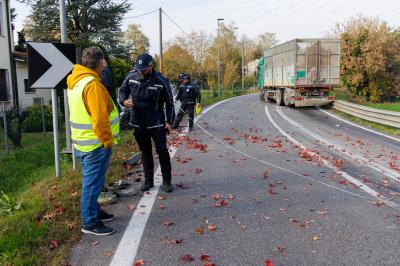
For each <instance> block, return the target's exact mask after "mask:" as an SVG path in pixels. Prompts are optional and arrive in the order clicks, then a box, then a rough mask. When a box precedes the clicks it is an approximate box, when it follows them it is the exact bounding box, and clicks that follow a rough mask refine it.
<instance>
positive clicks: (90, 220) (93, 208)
mask: <svg viewBox="0 0 400 266" xmlns="http://www.w3.org/2000/svg"><path fill="white" fill-rule="evenodd" d="M75 152H76V157H77V158H78V159H79V160H80V161H81V165H82V197H81V214H82V223H83V226H91V225H93V224H94V223H95V222H96V221H97V216H98V214H99V212H100V205H99V203H98V202H97V198H98V197H99V194H100V191H101V189H102V188H103V185H104V180H105V176H106V172H107V169H108V164H109V161H110V156H111V148H109V149H105V148H104V147H99V148H97V149H95V150H94V151H91V152H81V151H78V150H76V149H75Z"/></svg>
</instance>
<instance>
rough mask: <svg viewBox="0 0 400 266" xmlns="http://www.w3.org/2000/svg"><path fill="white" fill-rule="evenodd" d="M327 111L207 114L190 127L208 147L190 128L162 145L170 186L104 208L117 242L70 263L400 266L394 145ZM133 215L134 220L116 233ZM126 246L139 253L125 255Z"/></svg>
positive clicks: (266, 107) (253, 102)
mask: <svg viewBox="0 0 400 266" xmlns="http://www.w3.org/2000/svg"><path fill="white" fill-rule="evenodd" d="M325 112H326V111H323V110H320V109H318V108H306V109H304V108H303V109H294V108H286V107H277V106H276V105H274V104H271V103H267V104H264V103H260V102H259V100H258V95H255V94H253V95H248V96H243V97H238V98H235V99H232V100H229V101H226V102H224V103H221V104H220V105H218V106H216V107H215V108H213V109H211V110H209V111H208V112H207V113H206V114H204V115H203V117H202V119H201V120H199V121H198V123H199V124H200V125H201V126H202V127H203V128H204V129H206V130H207V132H209V134H211V135H212V136H213V137H210V136H209V135H207V134H206V133H205V132H203V131H202V130H201V129H200V128H199V127H196V129H195V131H194V132H192V133H190V134H189V135H188V136H189V138H188V139H184V138H183V137H178V136H175V137H173V138H172V139H171V144H175V146H178V148H177V151H176V153H175V156H174V159H173V176H174V177H173V182H174V183H175V184H179V187H177V188H176V189H175V191H174V192H173V193H172V194H165V193H163V192H161V191H160V192H158V194H157V196H156V195H155V192H156V191H151V193H152V195H144V198H146V197H148V199H147V201H146V202H147V203H146V204H148V206H144V205H143V206H142V205H140V204H141V203H139V201H140V200H142V201H141V202H144V201H143V199H142V195H139V196H134V197H129V198H124V199H123V200H121V201H120V202H119V203H117V204H114V205H111V206H108V207H107V210H108V211H110V212H112V213H114V214H115V215H116V216H117V218H116V219H115V221H113V222H111V223H110V225H111V226H113V227H114V228H115V229H116V230H117V232H116V234H114V235H112V236H108V237H95V236H86V235H85V236H83V238H82V240H81V241H80V242H79V243H78V245H77V246H76V247H75V248H74V249H73V250H72V252H71V255H70V258H69V263H70V264H71V265H109V264H110V263H112V261H113V263H114V264H113V265H116V263H115V262H116V261H119V264H121V262H124V263H123V265H133V262H134V260H135V259H143V261H144V263H145V264H144V265H163V266H165V265H182V264H186V263H187V264H188V265H206V263H207V262H204V261H201V259H200V257H201V255H207V256H209V257H210V258H211V261H212V263H215V265H266V260H267V259H270V260H271V261H272V262H273V265H400V253H399V252H398V247H399V245H400V232H399V229H400V224H399V221H400V199H399V189H400V187H399V182H400V173H399V169H398V168H396V167H398V165H399V164H400V162H399V161H398V159H397V155H398V154H400V142H398V141H395V140H392V139H389V138H385V137H384V136H379V135H376V134H373V133H371V132H368V131H365V130H363V129H360V128H358V127H355V126H352V125H349V124H346V123H343V122H341V121H339V120H337V119H335V118H333V117H331V116H329V115H328V114H326V113H325ZM180 142H182V143H181V144H180V145H178V143H180ZM221 143H223V144H221ZM199 144H207V149H206V151H205V150H204V147H203V146H201V145H199ZM174 152H175V150H174ZM159 196H161V197H159ZM164 197H165V198H164ZM152 198H153V199H154V198H155V202H154V206H153V205H152V204H153V203H152V202H151V200H152ZM128 204H134V205H138V206H137V209H136V210H134V211H130V210H128ZM216 205H218V206H219V207H216ZM221 205H222V206H221ZM146 208H147V209H148V210H149V211H148V212H147V213H146ZM142 209H143V210H142ZM150 210H151V212H150ZM133 213H135V214H134V216H136V218H135V219H139V220H133V221H141V222H140V224H139V222H138V224H137V225H136V224H134V223H131V225H130V229H129V230H128V231H126V233H125V228H126V227H127V224H128V222H129V220H130V219H131V217H132V214H133ZM141 215H142V216H146V215H147V216H148V219H147V218H146V219H147V220H146V219H143V220H146V221H143V220H140V217H141ZM147 216H146V217H147ZM142 222H143V223H142ZM132 228H133V231H132V230H131V229H132ZM141 228H142V229H143V230H142V231H141ZM201 228H203V229H204V232H203V233H201V231H202V230H201ZM133 232H134V233H133ZM124 233H125V236H124V237H123V235H124ZM141 233H142V234H143V235H141ZM129 238H136V239H138V242H137V245H136V246H135V245H130V244H129V245H125V246H124V243H129V242H124V241H125V240H126V239H129ZM121 239H124V241H122V242H121ZM177 240H179V241H177ZM94 241H98V243H96V245H93V243H94ZM120 242H121V243H122V244H120ZM176 242H181V243H176ZM136 248H137V249H136ZM121 250H127V253H126V252H125V253H124V252H121ZM116 254H117V255H118V254H135V255H136V256H135V258H134V257H129V256H124V257H123V258H113V256H116ZM186 254H190V256H191V257H193V259H194V260H193V261H191V262H184V260H182V259H183V258H182V256H184V255H186ZM186 258H188V257H186ZM113 259H114V260H113ZM210 263H211V262H210ZM121 265H122V264H121ZM210 265H211V264H210Z"/></svg>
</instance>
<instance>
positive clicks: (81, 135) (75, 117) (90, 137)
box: [68, 76, 119, 152]
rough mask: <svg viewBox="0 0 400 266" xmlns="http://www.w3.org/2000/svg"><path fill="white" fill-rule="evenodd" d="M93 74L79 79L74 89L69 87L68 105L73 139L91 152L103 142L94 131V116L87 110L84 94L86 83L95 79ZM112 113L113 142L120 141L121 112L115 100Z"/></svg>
mask: <svg viewBox="0 0 400 266" xmlns="http://www.w3.org/2000/svg"><path fill="white" fill-rule="evenodd" d="M93 79H94V77H93V76H88V77H85V78H83V79H81V80H80V81H78V82H77V83H76V84H75V86H74V88H73V89H72V90H70V89H68V105H69V109H70V125H71V139H72V143H74V147H75V148H76V149H77V150H79V151H82V152H90V151H93V150H95V149H96V148H98V147H100V146H102V145H103V144H102V143H101V142H100V141H99V139H98V138H97V136H96V134H95V133H94V131H93V121H92V117H91V116H90V115H89V114H88V112H87V110H86V106H85V103H84V101H83V98H82V95H83V90H84V89H85V87H86V85H87V84H88V83H90V82H91V81H93ZM110 100H111V102H112V103H113V106H114V108H113V110H112V112H111V113H110V116H109V119H110V128H111V133H112V134H113V137H114V139H113V143H114V144H117V143H118V141H119V113H118V109H117V108H116V106H115V104H114V102H113V101H112V99H111V98H110Z"/></svg>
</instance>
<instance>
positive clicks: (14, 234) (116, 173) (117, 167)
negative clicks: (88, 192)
mask: <svg viewBox="0 0 400 266" xmlns="http://www.w3.org/2000/svg"><path fill="white" fill-rule="evenodd" d="M136 151H137V147H136V144H135V142H134V140H133V136H132V132H131V131H123V132H122V133H121V142H120V144H119V145H117V146H114V150H113V155H112V158H111V161H110V168H109V171H108V173H107V182H111V181H114V180H117V179H120V178H121V175H122V174H123V172H124V169H123V167H122V161H123V159H125V158H127V157H128V156H129V155H130V154H133V153H134V152H136ZM52 152H53V146H52V144H51V140H49V142H44V143H40V144H38V145H34V146H32V147H31V148H25V149H22V150H18V151H15V152H14V153H12V154H10V155H9V156H7V157H5V158H2V162H1V167H0V182H1V183H0V184H1V185H0V188H1V190H4V192H5V193H6V194H7V195H9V196H10V197H12V198H13V199H21V200H22V209H21V210H20V211H16V212H15V213H14V214H12V215H7V216H0V265H63V263H65V262H64V260H65V258H66V257H67V255H68V254H69V252H70V250H71V247H72V246H73V244H74V243H76V241H78V239H79V238H80V227H81V219H80V191H81V172H80V169H78V170H77V171H73V170H72V169H71V162H70V159H66V158H64V159H63V160H62V162H61V165H62V172H61V174H62V177H61V178H59V179H57V178H55V177H54V162H53V161H54V159H53V153H52Z"/></svg>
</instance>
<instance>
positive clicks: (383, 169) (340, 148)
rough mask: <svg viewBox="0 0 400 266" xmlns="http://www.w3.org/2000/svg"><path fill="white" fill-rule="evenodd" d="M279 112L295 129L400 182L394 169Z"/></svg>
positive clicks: (278, 108) (399, 175) (278, 109)
mask: <svg viewBox="0 0 400 266" xmlns="http://www.w3.org/2000/svg"><path fill="white" fill-rule="evenodd" d="M277 112H278V114H279V115H280V116H281V117H282V118H283V119H285V120H286V121H287V122H288V123H290V124H292V125H293V126H294V127H296V128H298V129H300V130H301V131H303V132H305V133H306V134H308V135H310V136H311V137H313V138H315V139H317V140H319V141H320V142H322V143H325V144H326V145H328V146H334V147H335V149H336V150H337V151H338V152H340V153H343V154H345V155H346V156H348V157H350V158H352V159H356V160H358V161H360V162H362V163H364V164H365V165H366V166H368V167H370V168H372V169H374V170H375V171H377V172H379V173H381V174H384V175H386V176H387V177H389V178H391V179H393V180H396V181H400V180H399V178H400V174H399V173H397V172H395V171H393V170H392V169H390V168H387V167H385V166H383V165H380V164H377V163H375V162H374V161H372V160H371V159H368V158H365V157H364V156H361V155H359V154H357V153H356V152H355V151H352V152H349V151H347V149H346V148H345V147H343V146H341V145H340V144H338V143H337V142H333V141H330V140H328V139H326V138H324V137H322V136H320V135H318V134H317V133H315V132H313V131H311V130H309V129H307V128H305V127H303V126H301V125H300V124H299V123H297V122H296V121H294V120H292V119H291V118H289V117H288V116H286V115H285V114H284V113H283V112H282V108H281V107H277Z"/></svg>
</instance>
